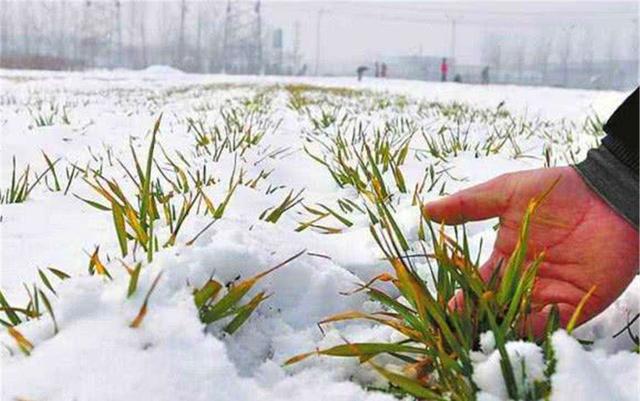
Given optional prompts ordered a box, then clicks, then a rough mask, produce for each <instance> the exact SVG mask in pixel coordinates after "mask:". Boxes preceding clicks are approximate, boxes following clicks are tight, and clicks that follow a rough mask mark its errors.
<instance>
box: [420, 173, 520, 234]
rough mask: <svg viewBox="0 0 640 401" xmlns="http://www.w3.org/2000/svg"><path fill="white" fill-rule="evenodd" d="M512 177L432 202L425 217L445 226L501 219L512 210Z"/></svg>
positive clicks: (427, 207)
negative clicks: (510, 182)
mask: <svg viewBox="0 0 640 401" xmlns="http://www.w3.org/2000/svg"><path fill="white" fill-rule="evenodd" d="M509 177H510V176H509V175H502V176H499V177H497V178H494V179H492V180H490V181H487V182H485V183H483V184H480V185H476V186H474V187H471V188H467V189H465V190H462V191H460V192H456V193H455V194H453V195H450V196H447V197H445V198H442V199H438V200H436V201H433V202H429V203H427V204H425V205H424V206H423V213H424V214H425V216H426V217H427V218H429V219H431V220H435V221H437V222H441V223H445V224H461V223H465V222H468V221H478V220H486V219H489V218H492V217H499V216H500V215H501V214H502V213H504V211H505V210H506V208H507V207H508V206H509V200H510V198H511V189H510V186H509V185H508V181H509Z"/></svg>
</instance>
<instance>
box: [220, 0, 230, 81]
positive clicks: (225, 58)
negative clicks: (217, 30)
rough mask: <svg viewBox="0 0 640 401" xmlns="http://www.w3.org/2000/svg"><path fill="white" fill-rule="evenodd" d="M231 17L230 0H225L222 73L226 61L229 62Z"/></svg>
mask: <svg viewBox="0 0 640 401" xmlns="http://www.w3.org/2000/svg"><path fill="white" fill-rule="evenodd" d="M230 18H231V0H227V13H226V14H225V17H224V32H223V39H222V73H223V74H226V73H227V63H228V62H229V28H230V27H229V25H230V21H229V19H230Z"/></svg>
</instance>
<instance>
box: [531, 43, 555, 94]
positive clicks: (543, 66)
mask: <svg viewBox="0 0 640 401" xmlns="http://www.w3.org/2000/svg"><path fill="white" fill-rule="evenodd" d="M536 43H537V44H536V48H535V50H534V53H533V64H534V68H535V69H540V70H541V72H542V83H545V84H546V83H547V80H548V78H549V77H548V70H549V58H550V57H551V50H552V48H553V40H552V39H551V37H550V36H549V34H548V33H547V32H546V31H545V32H542V33H541V34H540V35H539V37H538V40H537V41H536Z"/></svg>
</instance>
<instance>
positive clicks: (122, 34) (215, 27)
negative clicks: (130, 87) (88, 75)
mask: <svg viewBox="0 0 640 401" xmlns="http://www.w3.org/2000/svg"><path fill="white" fill-rule="evenodd" d="M0 9H1V11H0V13H1V15H0V18H1V20H0V25H1V29H0V51H1V54H2V63H3V64H5V65H7V64H21V63H22V64H24V62H25V61H27V62H28V61H29V60H33V61H34V62H36V61H37V60H38V59H39V60H44V62H49V63H54V64H56V65H52V66H49V68H52V67H56V66H61V67H62V68H92V67H107V68H113V67H124V68H141V67H144V66H147V65H151V64H169V65H173V66H175V67H178V68H181V69H184V70H189V71H200V72H216V71H220V70H221V68H222V55H223V52H224V49H223V46H224V40H223V39H224V38H223V36H224V22H225V15H226V4H225V3H223V2H186V1H184V0H183V1H179V2H145V1H120V0H112V1H104V0H103V1H92V0H85V1H73V0H59V1H55V2H51V1H50V2H45V1H29V0H23V1H19V2H18V1H8V0H0ZM47 60H48V61H47ZM36 67H38V66H36ZM45 67H46V66H45Z"/></svg>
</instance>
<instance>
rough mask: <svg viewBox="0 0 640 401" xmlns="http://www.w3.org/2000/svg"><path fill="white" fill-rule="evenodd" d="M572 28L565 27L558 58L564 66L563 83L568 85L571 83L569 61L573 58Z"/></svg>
mask: <svg viewBox="0 0 640 401" xmlns="http://www.w3.org/2000/svg"><path fill="white" fill-rule="evenodd" d="M572 28H573V27H571V26H570V27H568V28H565V29H563V33H562V38H561V41H560V43H559V47H558V58H559V59H560V65H561V66H562V84H563V85H564V86H567V84H568V83H569V61H570V59H571V38H572Z"/></svg>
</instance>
